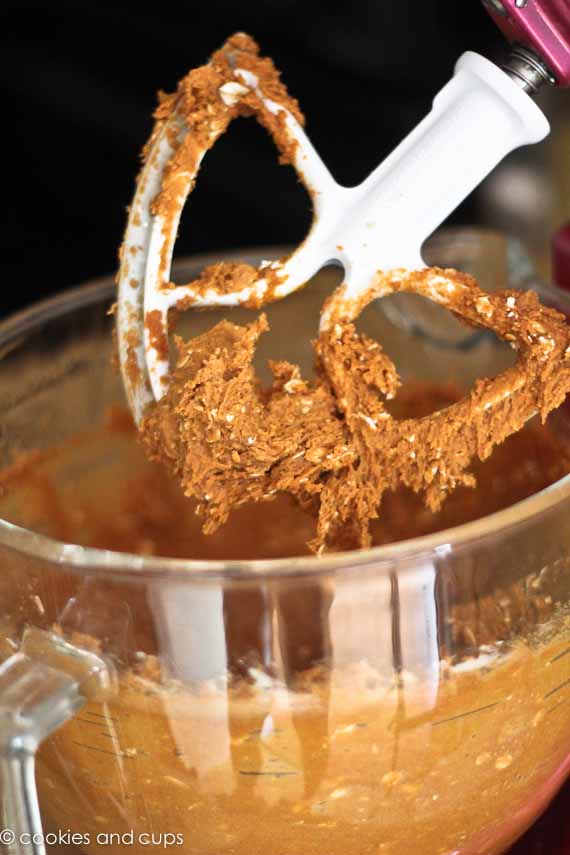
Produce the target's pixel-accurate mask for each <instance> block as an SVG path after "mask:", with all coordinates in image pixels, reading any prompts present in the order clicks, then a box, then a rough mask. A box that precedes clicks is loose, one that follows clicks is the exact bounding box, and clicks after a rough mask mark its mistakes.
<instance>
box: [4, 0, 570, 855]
mask: <svg viewBox="0 0 570 855" xmlns="http://www.w3.org/2000/svg"><path fill="white" fill-rule="evenodd" d="M487 6H488V8H489V11H490V12H491V14H492V15H493V17H494V18H495V20H496V21H497V23H498V24H499V26H501V28H502V29H503V30H504V31H505V33H506V35H507V37H508V38H509V39H511V40H513V41H514V42H516V44H515V46H514V47H513V49H512V52H511V54H510V56H509V58H508V60H507V61H506V62H505V64H504V66H503V70H501V69H499V68H497V67H496V66H494V65H493V64H492V63H489V62H488V61H487V60H485V59H483V58H482V57H478V56H476V55H474V54H467V55H465V57H463V58H462V59H461V60H460V62H459V64H458V68H457V73H456V76H455V77H454V79H453V80H452V81H451V83H450V84H448V86H447V87H445V89H444V90H443V92H442V93H441V94H440V96H438V98H437V99H436V104H435V106H434V111H433V112H432V113H431V114H430V116H429V117H428V118H427V119H426V120H425V121H424V123H422V124H421V125H420V126H419V127H418V128H417V129H416V130H415V131H414V132H413V133H412V134H411V135H410V136H409V137H408V139H407V140H405V141H404V143H402V145H401V146H400V147H399V148H398V149H397V150H396V152H394V153H393V154H392V155H391V156H390V158H388V159H387V161H386V162H385V163H384V164H382V165H381V166H380V167H379V168H378V169H377V170H376V171H375V172H374V173H373V174H372V176H370V178H369V179H367V180H366V181H365V182H364V184H363V185H361V186H360V187H359V188H349V189H347V188H339V187H338V185H336V183H335V182H334V181H333V180H332V178H331V177H330V175H329V173H328V171H327V170H326V169H325V167H323V166H322V163H321V161H320V159H319V158H318V155H317V154H316V153H315V152H314V150H313V149H312V148H311V146H310V143H309V142H308V140H307V139H306V137H304V135H303V132H302V130H301V128H300V127H299V126H298V124H297V125H296V124H295V120H294V119H292V120H290V119H289V118H288V128H289V131H290V133H291V135H293V136H294V137H295V139H296V141H297V143H298V146H299V159H298V162H297V164H296V165H297V168H298V170H299V172H300V174H301V175H303V176H304V177H305V178H306V180H307V183H309V184H311V187H312V189H313V192H314V201H315V224H314V226H313V229H312V231H311V235H310V237H309V239H308V240H307V241H306V242H305V244H304V245H303V247H302V248H301V249H300V250H298V251H297V252H296V253H294V254H293V256H291V257H290V258H289V259H288V261H287V262H285V263H283V264H282V265H281V266H280V265H279V263H277V267H273V268H272V269H273V270H278V271H279V272H280V273H281V274H282V275H281V276H280V277H279V278H280V282H279V284H278V285H277V287H275V288H274V289H273V290H272V291H271V293H270V294H269V293H268V291H269V289H268V288H267V284H266V280H265V279H264V277H265V276H266V273H267V267H268V266H270V265H271V264H273V262H271V263H270V265H268V264H264V265H260V276H259V279H258V281H257V282H256V283H255V284H254V286H252V288H249V289H246V290H244V291H242V292H240V293H236V292H233V293H231V294H229V295H220V294H218V293H206V294H202V293H198V292H196V291H193V290H192V288H184V287H181V288H180V289H179V290H178V291H177V293H176V294H175V295H174V291H176V289H173V288H165V287H164V286H165V285H166V284H167V283H168V280H169V273H170V257H171V253H172V249H173V244H174V239H175V232H176V225H177V223H175V222H173V223H171V224H170V226H171V230H170V232H169V233H168V234H166V235H165V234H164V233H163V231H162V229H163V225H164V223H162V222H160V221H159V220H158V218H155V217H154V215H152V213H151V211H150V205H151V201H152V198H153V196H154V195H155V193H156V191H157V188H158V185H159V183H160V178H161V173H160V168H161V163H162V167H164V165H165V161H166V159H167V157H168V154H169V150H168V147H167V146H168V139H166V140H163V143H164V145H163V150H162V151H160V147H159V150H158V151H157V158H156V159H151V158H149V161H150V160H152V167H153V170H154V175H153V174H151V172H152V171H151V172H149V173H147V178H149V181H148V183H147V185H146V186H143V185H144V182H141V184H140V193H139V194H137V198H136V199H135V204H134V205H133V211H132V214H131V220H130V223H129V229H128V232H127V238H126V243H127V247H128V245H129V243H130V245H132V246H135V245H136V246H142V247H144V250H143V251H139V252H137V253H134V254H133V253H131V254H129V253H126V254H125V258H126V263H125V264H124V265H123V268H122V271H121V275H120V282H119V313H118V332H119V342H120V351H121V357H122V368H123V376H124V381H125V387H126V389H127V393H128V398H129V403H130V405H131V408H132V410H133V413H134V415H135V417H136V418H137V420H139V419H140V417H141V416H142V413H143V412H144V410H145V408H146V407H147V406H148V404H149V403H151V402H152V400H153V399H158V398H159V397H160V396H161V394H162V393H163V391H164V388H165V383H164V382H163V378H165V379H166V378H167V376H168V370H169V366H168V361H167V360H166V359H165V358H164V356H163V355H161V353H160V352H159V351H158V350H157V348H156V347H155V346H154V344H153V340H152V337H151V336H149V335H148V328H147V327H146V325H145V323H144V320H145V314H146V313H148V312H158V313H159V316H160V318H161V323H162V324H163V329H164V331H165V333H166V329H167V314H168V309H169V307H170V306H171V305H174V304H175V302H176V301H178V300H180V299H181V298H183V297H184V298H187V299H188V301H189V302H190V303H191V304H193V305H197V306H200V305H204V306H212V305H217V306H220V305H222V306H223V305H226V306H228V307H229V306H231V305H237V304H239V303H243V302H247V301H248V300H250V299H252V297H256V298H257V299H259V300H263V299H264V298H265V297H267V296H271V297H272V298H274V299H278V298H281V297H283V296H286V294H288V293H291V292H292V291H294V290H296V289H297V288H299V287H301V286H302V285H303V284H304V282H305V281H306V280H307V279H308V278H309V277H310V276H311V275H312V273H314V272H315V271H316V270H317V269H318V268H319V267H320V266H322V265H323V264H325V263H326V262H328V261H331V260H333V261H336V262H337V263H339V264H342V265H343V266H344V268H345V271H346V281H347V284H348V285H349V287H351V288H352V289H353V291H354V293H355V294H356V293H358V292H359V290H360V289H362V288H365V287H366V286H367V284H368V278H369V276H370V275H371V274H372V273H373V272H375V271H376V270H377V269H378V268H379V267H382V266H388V267H389V266H391V265H394V264H396V265H398V266H400V265H410V266H422V265H423V262H422V259H421V246H422V243H423V241H424V239H425V238H426V237H427V236H428V235H429V234H430V233H431V231H433V229H434V228H436V227H437V225H438V224H439V223H440V222H441V221H442V220H443V219H444V218H445V217H446V216H447V215H448V214H449V213H450V212H451V210H453V208H454V207H455V206H456V205H457V204H459V202H460V201H461V200H462V199H463V198H464V197H465V195H466V194H468V193H469V192H470V191H471V190H472V189H473V188H474V187H475V186H476V185H477V184H478V183H479V181H481V180H482V179H483V178H484V177H485V175H486V174H487V173H488V172H489V171H490V170H491V169H492V168H493V167H494V166H495V165H496V164H497V163H498V162H499V160H500V159H501V158H502V157H504V156H505V155H506V154H507V153H508V152H509V151H511V150H512V149H513V148H515V147H517V146H518V145H523V144H525V143H531V142H538V141H539V140H540V139H542V138H543V137H544V136H545V135H546V133H547V132H548V126H547V123H546V120H545V119H544V117H543V116H542V114H541V112H540V110H538V108H537V107H536V105H534V103H533V102H532V100H531V98H530V97H529V95H530V94H533V93H534V92H536V91H538V90H539V88H540V87H541V86H543V85H548V84H552V83H555V84H556V85H559V86H568V85H570V47H569V45H570V8H569V6H568V3H567V2H566V0H553V2H550V3H548V2H545V0H544V2H541V0H536V2H533V0H528V2H524V0H516V2H515V0H505V3H504V4H501V3H499V2H498V0H493V2H489V3H488V4H487ZM237 74H238V71H237V70H236V75H237ZM236 85H237V86H238V87H240V86H245V87H250V88H251V87H255V85H256V84H255V81H254V80H253V79H252V78H251V77H249V78H248V77H247V75H243V74H242V75H241V77H239V78H238V79H237V80H236ZM226 94H228V93H226ZM239 94H240V89H239V88H237V89H236V88H235V87H234V88H233V89H230V92H229V94H228V97H230V98H231V97H236V96H239ZM265 100H266V102H267V101H268V99H265ZM268 108H269V109H271V104H270V103H268ZM158 155H160V156H158ZM303 155H304V156H306V157H307V161H306V162H303V160H302V157H303ZM438 165H439V167H440V168H439V169H436V168H435V166H438ZM192 179H193V176H192V175H189V176H187V186H186V191H187V189H189V187H190V184H191V182H192ZM153 182H154V183H153ZM184 200H185V195H184V194H182V195H181V197H180V199H179V200H178V201H179V207H180V209H181V207H182V204H183V202H184ZM416 212H417V220H416V219H414V218H413V216H412V217H411V216H410V214H415V213H416ZM411 219H412V220H413V222H412V223H411V225H410V220H411ZM376 233H377V234H378V240H369V238H368V235H370V236H373V235H374V234H376ZM368 243H370V247H368V246H365V244H368ZM339 247H341V248H339ZM165 259H167V261H168V264H164V263H161V261H162V262H164V260H165ZM133 283H135V284H134V285H133ZM325 323H326V319H325ZM133 330H135V331H136V330H138V331H139V333H140V339H138V340H137V342H136V344H133V337H132V333H133ZM129 354H131V355H132V354H134V356H135V358H136V359H137V363H138V367H139V369H140V375H139V380H140V378H142V381H141V382H139V380H137V381H135V380H134V379H133V375H132V373H129V370H128V357H129ZM68 551H69V553H70V554H71V551H72V547H69V550H68ZM141 560H142V559H141ZM108 561H109V563H110V564H111V563H112V555H110V556H109V557H108ZM426 567H427V565H426ZM351 569H354V568H351ZM428 570H429V572H431V568H428V567H427V569H426V573H427V572H428ZM133 575H135V574H133ZM96 576H97V574H96V573H94V574H93V580H94V585H96V584H97V579H96ZM430 582H431V579H430ZM177 584H179V583H175V584H171V585H170V586H169V590H168V591H167V592H162V591H161V592H160V593H156V594H155V596H156V598H159V599H160V600H161V602H162V603H163V604H165V605H166V606H167V608H165V611H166V613H167V615H168V616H169V617H172V615H173V614H174V604H176V603H179V604H180V607H181V612H182V614H181V616H180V619H179V621H177V622H176V625H175V626H174V625H173V621H170V625H169V626H167V624H168V621H166V620H165V626H167V629H168V631H169V632H170V631H171V630H172V631H173V632H174V630H176V636H177V637H176V646H175V650H177V651H180V650H182V648H184V652H185V654H186V653H187V650H188V646H186V647H185V646H184V644H183V642H184V633H183V631H182V629H183V626H184V621H185V622H186V624H190V623H191V622H192V621H195V623H194V628H195V630H197V631H198V632H200V631H202V629H201V625H200V623H199V621H198V617H199V613H200V608H201V609H202V612H203V614H204V616H205V618H208V620H205V621H204V622H205V623H206V624H208V621H209V618H210V617H211V616H212V614H215V609H216V608H217V606H216V603H217V602H218V600H220V603H221V594H220V592H219V591H218V589H217V582H216V580H214V583H213V584H211V586H210V591H206V594H210V596H209V597H206V598H204V599H203V601H202V602H201V603H200V602H199V601H198V598H197V597H194V598H193V600H194V608H195V614H194V615H191V614H190V608H189V607H190V604H189V603H188V602H185V601H184V592H181V591H179V590H178V589H177ZM410 584H411V583H410ZM149 590H151V592H152V586H151V587H149ZM415 596H416V593H415V591H411V592H410V593H409V598H410V600H411V599H412V598H413V597H415ZM430 596H431V595H430V593H429V592H428V594H427V595H425V598H426V600H428V599H429V600H430V604H431V605H433V602H432V599H430ZM399 597H400V602H403V601H404V600H406V592H405V591H404V590H402V589H400V592H399ZM88 599H89V598H88ZM212 601H214V602H213V605H212ZM348 605H350V604H348ZM221 611H222V609H221V606H220V613H221ZM428 617H429V621H428V620H426V626H427V625H428V623H429V627H430V628H431V627H432V626H433V625H434V622H435V621H436V617H437V615H435V613H434V615H433V616H432V615H431V614H430V615H429V616H428ZM379 622H380V623H381V621H379ZM212 623H213V621H212ZM218 624H219V626H223V622H222V619H220V621H219V622H218ZM218 624H216V627H217V626H218ZM207 628H208V629H209V626H208V627H207ZM413 630H414V632H416V635H414V637H413V638H412V639H411V640H410V641H409V642H408V644H409V646H417V648H418V650H419V649H420V648H421V649H422V650H424V649H427V647H426V644H425V637H424V635H425V633H424V628H423V627H420V626H419V625H418V627H417V629H416V627H414V628H413ZM410 633H411V634H413V633H412V629H411V628H410ZM345 638H346V640H350V639H349V638H348V635H347V634H345ZM207 639H208V644H207V649H206V650H205V657H204V658H205V661H204V663H201V662H199V663H198V664H199V665H202V664H203V667H204V669H205V671H206V673H210V672H211V668H212V661H211V660H212V656H215V654H216V651H217V650H219V649H220V647H219V646H218V647H217V643H218V642H219V641H220V637H218V636H215V635H214V634H212V633H209V634H208V636H207ZM416 642H417V644H416ZM44 644H45V640H44V639H43V638H38V637H37V634H35V633H34V632H33V631H31V632H28V633H27V634H26V636H25V638H24V643H23V645H22V647H21V650H20V653H18V654H16V655H15V656H14V657H12V658H11V659H9V660H7V661H6V662H4V663H3V664H2V666H1V667H0V686H2V687H3V689H4V693H3V695H2V699H1V701H0V717H1V721H2V722H6V723H7V724H6V727H5V731H6V733H5V739H4V742H5V745H6V746H7V751H6V756H8V757H9V758H10V760H11V763H10V766H9V768H8V767H7V769H8V772H6V776H7V777H6V780H7V781H8V782H9V783H10V784H11V786H12V789H11V794H12V802H11V803H10V804H9V805H8V807H9V813H10V815H11V816H12V817H13V818H14V821H13V827H14V828H15V829H16V830H17V831H18V832H19V833H20V834H28V842H27V843H21V842H20V844H19V845H18V844H17V843H16V845H15V847H14V850H13V851H14V852H17V853H21V855H23V853H26V855H32V853H33V855H42V853H43V852H44V851H45V850H44V847H43V844H42V843H41V841H40V842H37V841H36V840H34V836H33V833H34V832H35V833H37V834H38V836H39V838H41V820H40V815H39V809H38V804H37V801H34V799H33V798H31V797H30V794H31V793H32V792H33V789H34V785H33V773H34V769H33V753H34V752H35V749H36V747H37V743H38V741H40V740H43V739H44V738H45V737H46V736H48V735H49V734H50V733H52V732H53V731H54V730H55V728H56V727H58V726H59V724H61V722H62V721H65V720H67V719H69V718H71V716H72V715H73V713H74V712H75V711H76V710H78V709H79V708H80V707H82V705H83V704H85V702H86V698H89V697H92V698H95V699H97V698H98V697H99V696H102V697H106V696H107V694H109V693H112V690H113V676H114V675H112V674H111V676H110V677H109V676H108V675H107V674H106V663H105V662H104V661H103V660H102V659H100V658H99V656H98V655H97V654H96V653H93V654H92V655H91V656H89V657H86V661H85V662H83V661H79V658H78V656H77V652H76V650H75V649H73V650H71V653H70V650H69V649H68V647H67V645H66V643H65V642H64V641H61V643H60V644H59V646H58V647H57V649H56V650H55V651H52V656H51V659H50V662H49V663H48V665H47V670H46V667H43V668H42V667H40V668H39V673H38V665H37V661H36V660H37V658H39V655H40V654H38V650H40V651H41V650H42V648H43V646H44ZM432 645H433V647H432V648H431V653H430V657H431V659H432V660H434V661H435V659H436V658H437V644H436V640H435V636H433V637H432ZM165 646H166V645H165V644H163V648H164V647H165ZM204 647H206V645H204ZM224 650H225V648H224ZM222 652H223V651H222ZM41 655H43V653H42V654H41ZM565 655H566V654H565V653H562V654H560V657H562V656H565ZM69 658H72V659H74V661H75V664H76V667H77V674H78V675H79V676H78V678H77V679H74V678H72V677H70V679H69V681H68V683H69V685H68V684H65V685H64V684H63V683H62V684H59V683H58V684H57V685H56V686H55V690H56V692H55V694H52V696H51V697H48V695H49V694H50V691H49V690H50V689H51V688H53V687H51V686H49V685H48V679H52V678H53V677H54V676H57V670H58V669H59V667H60V664H61V662H62V661H64V660H65V661H67V660H68V659H69ZM560 661H563V660H562V659H561V660H560ZM193 665H194V668H193V671H192V674H191V675H190V677H191V678H195V677H196V673H195V672H196V663H193ZM50 668H53V671H54V672H56V673H55V675H54V673H53V672H52V671H50ZM84 673H87V674H89V675H91V676H92V677H94V679H93V680H92V681H91V682H92V685H91V686H90V693H87V692H86V689H85V680H84V679H83V674H84ZM180 673H182V665H181V666H180ZM79 677H81V679H82V682H81V680H80V679H79ZM36 679H37V680H39V681H41V685H42V686H45V687H46V688H45V692H41V693H40V692H37V691H36V695H37V697H35V696H33V695H31V694H30V685H31V684H32V683H33V681H34V680H36ZM80 683H81V685H80ZM436 688H437V686H435V684H434V692H433V693H434V695H435V690H436ZM58 691H59V693H60V694H59V696H58V695H57V692H58ZM550 691H551V690H550ZM53 697H55V698H56V701H57V703H54V701H53ZM46 712H47V713H49V714H48V715H46ZM13 716H14V717H15V718H17V722H18V730H17V732H16V733H15V734H14V733H9V732H8V731H9V727H10V721H11V720H12V717H13ZM39 720H41V723H42V727H41V728H39V727H38V721H39ZM441 724H443V723H441ZM91 726H94V724H93V722H91ZM357 727H358V725H357ZM438 732H442V731H438ZM100 754H102V752H100ZM24 755H25V757H26V762H25V763H22V756H24ZM122 760H124V765H125V766H128V765H129V763H130V762H131V761H133V757H132V756H131V755H128V754H127V755H126V756H124V757H123V758H122ZM8 773H9V774H8ZM248 780H249V779H248ZM335 792H337V795H338V791H335ZM167 798H168V796H165V800H166V799H167Z"/></svg>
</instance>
